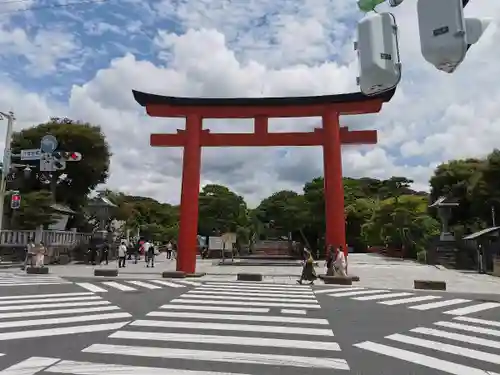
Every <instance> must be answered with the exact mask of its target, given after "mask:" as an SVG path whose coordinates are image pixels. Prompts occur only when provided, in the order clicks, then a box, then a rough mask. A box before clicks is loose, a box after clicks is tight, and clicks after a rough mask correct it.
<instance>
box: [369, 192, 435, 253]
mask: <svg viewBox="0 0 500 375" xmlns="http://www.w3.org/2000/svg"><path fill="white" fill-rule="evenodd" d="M427 206H428V201H427V199H426V197H421V196H414V195H402V196H400V197H398V199H397V200H396V198H389V199H386V200H384V201H381V202H380V205H379V206H378V207H377V208H376V209H375V211H374V212H373V216H372V217H371V218H370V220H368V221H367V222H366V223H365V224H364V225H363V227H362V231H363V235H364V236H365V240H366V242H367V243H368V244H370V245H386V246H388V247H391V248H397V249H400V248H403V247H404V248H405V249H406V250H407V255H409V256H411V257H416V254H417V252H418V251H420V250H422V249H425V248H426V246H427V245H428V244H429V242H430V240H431V239H432V238H433V237H434V236H436V235H437V234H439V222H438V221H437V220H435V219H434V218H432V217H431V216H430V215H429V214H428V213H427Z"/></svg>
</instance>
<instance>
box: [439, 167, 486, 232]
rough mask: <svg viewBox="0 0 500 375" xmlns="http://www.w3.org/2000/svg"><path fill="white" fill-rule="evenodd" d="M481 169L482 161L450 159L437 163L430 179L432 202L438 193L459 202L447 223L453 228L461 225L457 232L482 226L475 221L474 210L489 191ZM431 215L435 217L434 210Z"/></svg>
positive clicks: (482, 168) (475, 214) (476, 218)
mask: <svg viewBox="0 0 500 375" xmlns="http://www.w3.org/2000/svg"><path fill="white" fill-rule="evenodd" d="M483 171H484V161H483V160H480V159H465V160H452V161H450V162H448V163H443V164H441V165H439V166H438V167H437V168H436V170H435V171H434V175H433V176H432V177H431V179H430V185H431V193H430V201H431V203H432V202H434V201H436V200H437V199H438V198H439V197H441V196H444V197H447V198H452V199H454V200H456V201H457V202H458V204H459V206H458V207H457V208H454V209H453V214H452V218H451V220H450V225H451V226H452V227H455V228H456V229H458V228H460V229H458V231H459V232H470V231H473V230H475V229H477V228H478V227H481V226H483V224H481V223H478V216H477V212H475V211H477V206H478V205H482V204H483V203H484V201H483V202H481V201H482V200H483V199H485V195H487V194H488V186H487V185H486V184H485V183H484V181H482V175H483ZM474 194H475V198H474ZM474 200H475V201H476V203H474ZM474 206H476V208H475V207H474ZM431 214H432V215H433V216H434V217H436V218H437V211H436V210H433V211H431ZM479 221H480V220H479Z"/></svg>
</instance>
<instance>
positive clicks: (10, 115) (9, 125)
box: [0, 112, 15, 231]
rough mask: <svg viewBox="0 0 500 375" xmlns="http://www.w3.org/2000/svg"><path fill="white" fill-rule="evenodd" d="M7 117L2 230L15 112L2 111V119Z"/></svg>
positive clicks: (0, 198) (0, 202) (0, 213)
mask: <svg viewBox="0 0 500 375" xmlns="http://www.w3.org/2000/svg"><path fill="white" fill-rule="evenodd" d="M4 117H5V118H7V133H6V135H5V149H4V152H3V168H2V175H1V177H0V178H1V180H0V231H1V230H2V229H3V216H4V215H3V208H4V203H5V192H6V190H7V175H8V174H9V170H10V162H11V140H12V129H13V126H14V119H15V117H14V113H12V112H9V113H8V114H7V113H4V112H0V119H3V118H4Z"/></svg>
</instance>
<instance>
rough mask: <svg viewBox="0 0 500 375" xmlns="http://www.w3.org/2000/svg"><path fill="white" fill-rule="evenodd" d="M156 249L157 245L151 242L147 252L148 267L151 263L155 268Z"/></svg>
mask: <svg viewBox="0 0 500 375" xmlns="http://www.w3.org/2000/svg"><path fill="white" fill-rule="evenodd" d="M156 251H157V250H156V247H155V246H154V245H153V244H149V248H148V250H147V254H146V259H147V261H146V267H149V265H150V264H151V268H154V266H155V256H156Z"/></svg>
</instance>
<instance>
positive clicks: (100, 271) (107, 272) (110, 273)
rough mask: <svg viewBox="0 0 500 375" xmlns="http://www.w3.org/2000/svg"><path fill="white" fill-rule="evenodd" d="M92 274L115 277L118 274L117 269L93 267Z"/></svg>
mask: <svg viewBox="0 0 500 375" xmlns="http://www.w3.org/2000/svg"><path fill="white" fill-rule="evenodd" d="M94 276H104V277H116V276H118V269H116V268H115V269H95V270H94Z"/></svg>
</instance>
